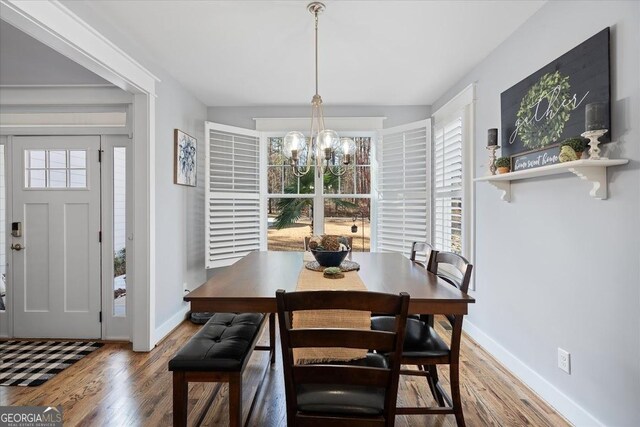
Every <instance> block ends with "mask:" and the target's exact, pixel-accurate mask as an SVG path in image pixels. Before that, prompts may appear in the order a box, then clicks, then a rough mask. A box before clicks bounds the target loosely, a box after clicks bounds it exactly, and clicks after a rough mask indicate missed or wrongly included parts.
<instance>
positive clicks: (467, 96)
mask: <svg viewBox="0 0 640 427" xmlns="http://www.w3.org/2000/svg"><path fill="white" fill-rule="evenodd" d="M475 86H476V85H475V83H472V84H470V85H469V86H467V87H465V88H464V89H462V90H461V91H460V92H459V93H458V94H457V95H455V96H454V97H453V98H451V100H449V101H448V102H447V103H445V104H444V105H443V106H442V107H440V108H439V109H438V110H437V111H436V112H435V113H433V114H432V116H431V118H432V121H431V125H432V132H431V135H432V136H431V138H432V140H431V145H432V159H433V160H432V165H431V167H432V174H431V175H432V209H431V211H432V212H431V229H432V232H433V233H435V209H436V188H435V138H436V130H437V129H438V128H439V127H441V126H442V125H446V124H447V123H449V122H450V121H451V120H452V119H454V118H455V117H456V116H459V117H461V119H462V207H463V208H462V256H464V257H465V258H466V259H467V260H468V261H469V262H470V263H472V264H475V233H476V227H475V185H474V178H475V168H474V164H475V102H476V87H475ZM434 235H435V234H434ZM436 249H439V248H436ZM474 279H475V269H474V271H473V274H472V277H471V283H470V285H469V290H470V291H475V280H474Z"/></svg>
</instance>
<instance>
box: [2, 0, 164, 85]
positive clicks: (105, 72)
mask: <svg viewBox="0 0 640 427" xmlns="http://www.w3.org/2000/svg"><path fill="white" fill-rule="evenodd" d="M0 13H1V14H2V19H3V20H5V21H7V22H8V23H10V24H11V25H13V26H14V27H16V28H18V29H20V30H22V31H24V32H25V33H27V34H29V35H30V36H32V37H34V38H35V39H37V40H47V41H48V42H47V43H46V44H47V45H48V46H49V47H51V48H52V49H54V50H56V51H58V52H60V53H61V54H62V55H64V56H66V57H68V58H70V59H72V60H74V61H76V62H77V63H79V64H80V65H82V66H84V67H85V68H87V69H88V70H90V71H92V72H94V73H95V74H97V75H99V76H100V77H102V78H104V79H105V80H107V81H110V82H112V83H114V84H116V85H117V86H119V87H121V88H122V89H124V90H128V91H132V90H133V91H136V92H144V93H149V94H153V95H155V85H156V82H159V81H160V79H158V78H157V77H156V76H154V75H153V74H152V73H151V72H150V71H149V70H147V69H146V68H144V67H143V66H142V65H140V64H139V63H138V62H137V61H135V60H134V59H133V58H131V57H130V56H129V55H127V54H126V53H125V52H124V51H122V50H121V49H120V48H118V47H117V46H116V45H114V44H113V43H111V42H110V41H109V40H108V39H106V38H105V37H104V36H103V35H102V34H100V33H99V32H98V31H96V30H95V29H94V28H93V27H91V26H90V25H89V24H87V23H86V22H84V21H83V20H82V19H80V18H79V17H78V16H77V15H76V14H74V13H73V12H71V10H69V9H68V8H67V7H65V6H63V5H62V4H61V3H60V2H58V1H42V0H37V1H36V0H34V1H16V0H0ZM45 22H46V23H47V24H46V25H45V24H44V23H45ZM51 36H54V37H51ZM74 46H77V47H78V48H79V49H78V48H75V47H74ZM87 52H91V56H89V55H87Z"/></svg>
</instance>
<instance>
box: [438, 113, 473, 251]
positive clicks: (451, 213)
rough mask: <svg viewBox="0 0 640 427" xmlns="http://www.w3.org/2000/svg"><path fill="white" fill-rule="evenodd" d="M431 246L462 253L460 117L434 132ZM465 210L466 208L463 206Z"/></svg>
mask: <svg viewBox="0 0 640 427" xmlns="http://www.w3.org/2000/svg"><path fill="white" fill-rule="evenodd" d="M434 142H435V144H434V190H435V191H434V193H435V206H434V208H435V215H434V233H433V237H434V240H433V242H434V244H435V247H436V248H438V250H442V251H450V252H455V253H457V254H462V209H463V200H462V117H461V115H460V116H457V117H455V118H453V119H452V120H450V121H448V122H446V123H444V124H443V125H441V126H438V127H437V128H436V129H435V130H434ZM465 208H466V207H465Z"/></svg>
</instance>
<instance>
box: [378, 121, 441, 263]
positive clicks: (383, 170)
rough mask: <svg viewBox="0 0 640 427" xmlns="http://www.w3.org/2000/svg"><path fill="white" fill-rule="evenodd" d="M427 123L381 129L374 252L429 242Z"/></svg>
mask: <svg viewBox="0 0 640 427" xmlns="http://www.w3.org/2000/svg"><path fill="white" fill-rule="evenodd" d="M430 142H431V121H430V120H429V119H427V120H422V121H419V122H415V123H409V124H407V125H403V126H398V127H394V128H389V129H384V130H383V131H382V143H381V145H380V149H379V150H378V217H377V236H376V244H377V250H378V251H380V252H400V253H403V254H405V255H409V253H410V252H411V244H412V242H414V241H419V242H425V241H426V242H428V241H430V224H431V220H430V212H431V203H430V202H431V196H430V189H431V173H430V170H431V144H430Z"/></svg>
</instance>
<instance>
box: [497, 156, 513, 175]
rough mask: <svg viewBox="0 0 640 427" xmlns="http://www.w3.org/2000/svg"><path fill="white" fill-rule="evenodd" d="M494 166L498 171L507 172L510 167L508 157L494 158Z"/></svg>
mask: <svg viewBox="0 0 640 427" xmlns="http://www.w3.org/2000/svg"><path fill="white" fill-rule="evenodd" d="M496 167H497V168H498V173H507V172H509V169H510V168H511V160H510V159H509V158H508V157H498V158H497V159H496Z"/></svg>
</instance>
